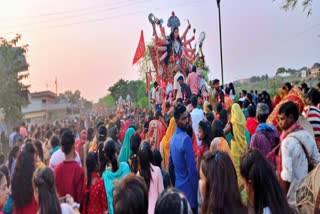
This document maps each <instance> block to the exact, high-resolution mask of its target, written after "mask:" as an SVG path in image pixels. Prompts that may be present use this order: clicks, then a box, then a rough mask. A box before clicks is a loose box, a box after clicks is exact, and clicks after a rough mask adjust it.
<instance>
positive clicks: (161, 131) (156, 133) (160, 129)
mask: <svg viewBox="0 0 320 214" xmlns="http://www.w3.org/2000/svg"><path fill="white" fill-rule="evenodd" d="M148 130H149V131H148V137H147V138H150V143H151V145H152V150H155V149H157V150H159V149H160V142H161V140H162V138H163V136H164V135H165V134H166V127H165V125H164V124H163V123H162V121H160V120H151V121H150V124H149V129H148Z"/></svg>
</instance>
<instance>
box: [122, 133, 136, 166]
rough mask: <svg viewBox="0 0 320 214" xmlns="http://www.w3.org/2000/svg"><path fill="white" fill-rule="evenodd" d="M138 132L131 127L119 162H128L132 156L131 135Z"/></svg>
mask: <svg viewBox="0 0 320 214" xmlns="http://www.w3.org/2000/svg"><path fill="white" fill-rule="evenodd" d="M135 131H136V130H135V129H134V128H132V127H130V128H129V129H128V130H127V131H126V134H125V136H124V140H123V144H122V147H121V150H120V154H119V162H128V160H129V157H130V155H131V149H130V138H131V135H132V134H133V133H134V132H135Z"/></svg>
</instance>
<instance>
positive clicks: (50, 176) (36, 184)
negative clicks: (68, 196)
mask: <svg viewBox="0 0 320 214" xmlns="http://www.w3.org/2000/svg"><path fill="white" fill-rule="evenodd" d="M32 184H33V195H34V198H35V200H36V201H37V203H38V205H39V211H38V213H39V214H46V213H55V214H61V207H60V203H59V200H58V197H57V192H56V185H55V178H54V173H53V171H52V170H51V169H50V168H47V167H45V168H38V169H37V170H36V171H35V172H34V174H33V179H32Z"/></svg>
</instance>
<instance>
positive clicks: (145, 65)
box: [138, 39, 155, 80]
mask: <svg viewBox="0 0 320 214" xmlns="http://www.w3.org/2000/svg"><path fill="white" fill-rule="evenodd" d="M149 46H155V41H154V39H152V40H151V42H149V43H148V45H147V48H146V51H145V54H144V56H143V57H142V58H141V59H140V60H139V62H138V73H139V77H140V79H142V80H146V73H147V72H148V71H149V70H155V68H154V66H153V64H152V60H151V54H150V51H149V48H148V47H149Z"/></svg>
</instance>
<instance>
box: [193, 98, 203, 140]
mask: <svg viewBox="0 0 320 214" xmlns="http://www.w3.org/2000/svg"><path fill="white" fill-rule="evenodd" d="M191 105H192V107H193V110H192V112H191V120H192V129H193V132H194V133H195V136H196V138H197V144H198V146H200V145H201V141H200V140H199V139H198V127H199V122H200V121H201V120H203V119H204V113H203V110H202V109H201V107H198V96H196V95H192V97H191Z"/></svg>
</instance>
